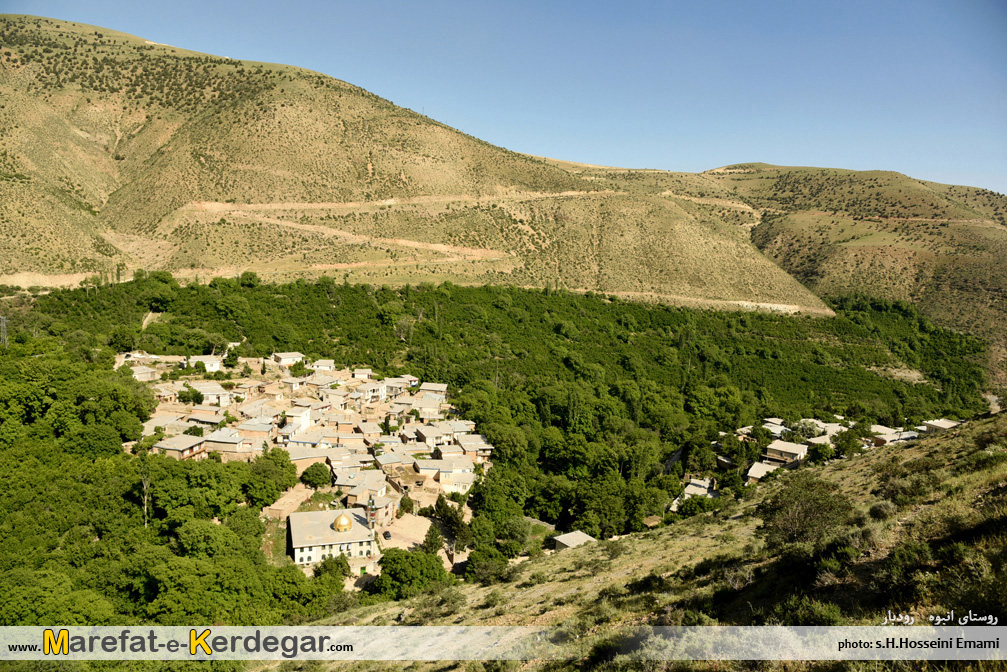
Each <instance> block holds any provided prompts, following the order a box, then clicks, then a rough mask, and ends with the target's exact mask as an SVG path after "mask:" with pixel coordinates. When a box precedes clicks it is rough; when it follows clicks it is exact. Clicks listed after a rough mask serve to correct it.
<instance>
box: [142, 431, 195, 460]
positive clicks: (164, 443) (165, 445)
mask: <svg viewBox="0 0 1007 672" xmlns="http://www.w3.org/2000/svg"><path fill="white" fill-rule="evenodd" d="M205 444H206V439H204V438H203V437H202V436H190V435H189V434H179V435H178V436H172V437H170V438H167V439H163V440H161V441H159V442H158V443H155V444H154V451H155V452H156V453H157V454H159V455H164V456H165V457H168V458H171V459H173V460H202V459H205V458H206V446H205Z"/></svg>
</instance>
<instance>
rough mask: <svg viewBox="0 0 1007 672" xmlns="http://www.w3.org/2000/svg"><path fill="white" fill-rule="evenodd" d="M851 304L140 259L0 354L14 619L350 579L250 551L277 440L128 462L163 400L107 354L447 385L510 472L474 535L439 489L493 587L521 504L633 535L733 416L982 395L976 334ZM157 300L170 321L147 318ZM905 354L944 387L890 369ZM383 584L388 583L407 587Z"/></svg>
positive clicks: (522, 531) (272, 481) (904, 360)
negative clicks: (228, 459) (311, 360)
mask: <svg viewBox="0 0 1007 672" xmlns="http://www.w3.org/2000/svg"><path fill="white" fill-rule="evenodd" d="M9 305H11V306H16V305H17V301H16V300H14V301H9ZM834 307H835V309H836V311H837V316H836V317H835V318H831V319H820V318H804V317H784V316H775V315H768V314H753V313H748V314H742V313H716V312H703V311H694V310H686V309H680V308H672V307H667V306H659V305H644V304H638V303H627V302H622V301H618V300H616V299H614V298H612V297H607V296H603V295H591V294H588V295H586V296H585V295H578V294H572V293H568V292H556V291H541V290H525V289H516V288H506V287H459V286H454V285H450V284H444V285H440V286H420V287H405V288H401V289H391V288H387V287H382V288H376V287H370V286H362V285H348V284H339V283H337V282H335V281H333V280H332V279H330V278H323V279H321V280H320V281H319V282H317V283H308V282H304V281H298V282H296V283H292V284H289V285H281V286H277V285H266V284H262V283H260V282H259V281H258V278H257V277H256V276H255V275H254V274H251V273H246V274H244V275H242V276H241V277H240V278H238V279H215V280H213V281H212V282H211V283H209V284H208V285H200V284H192V285H189V286H180V285H179V284H178V283H177V282H176V281H175V280H174V279H173V278H172V277H171V276H170V275H168V274H166V273H151V274H149V275H148V274H140V275H139V277H137V278H136V279H135V280H134V281H132V282H126V283H121V284H116V285H107V286H104V287H98V288H88V289H78V290H72V291H54V292H52V293H50V294H48V295H44V296H40V297H37V299H35V300H34V302H32V303H28V302H27V301H26V302H25V303H24V304H23V305H21V307H20V310H19V312H17V313H16V314H14V315H12V317H11V323H10V326H9V332H10V344H9V347H8V348H6V349H0V381H2V382H0V464H2V467H3V468H4V471H5V475H6V478H5V479H4V480H3V485H2V486H0V494H2V495H3V496H2V497H0V502H3V504H2V505H0V506H2V507H3V509H4V511H3V515H2V516H0V543H2V544H3V548H4V549H5V552H4V553H3V554H2V556H0V592H2V593H3V594H5V595H6V596H7V599H6V600H5V603H4V605H3V606H2V607H0V623H3V624H32V623H43V622H49V623H53V622H61V623H92V624H100V623H118V622H131V621H156V622H161V623H181V622H196V621H199V622H207V623H212V622H224V623H233V624H240V623H273V622H281V621H285V622H299V621H302V620H304V619H310V618H317V617H318V616H319V615H321V614H324V613H325V612H326V610H327V609H332V608H334V606H333V605H335V604H339V603H340V602H339V600H340V599H345V598H340V596H339V592H340V590H341V585H342V570H341V568H338V567H326V568H325V569H324V570H323V571H321V572H320V573H319V575H318V576H316V577H315V578H313V579H309V578H306V577H305V576H304V575H303V574H302V573H301V572H300V570H299V569H297V568H295V567H292V566H287V567H282V568H278V567H274V566H271V565H269V564H268V563H267V562H266V560H265V558H264V556H263V554H262V553H261V552H260V551H259V550H258V548H259V545H260V543H261V535H262V530H263V527H262V524H261V522H260V521H259V519H258V515H257V514H258V512H259V510H260V509H261V507H262V506H263V505H264V504H267V503H270V502H271V501H272V500H273V499H275V497H276V496H277V495H278V494H279V492H280V491H281V490H282V489H283V488H285V487H289V485H291V484H292V483H293V479H294V472H293V467H292V466H291V465H290V462H289V460H288V459H287V456H286V455H285V454H284V453H283V451H281V450H273V451H270V452H269V453H267V454H266V455H264V456H263V457H262V458H260V459H258V460H256V461H255V462H254V463H252V464H250V465H249V464H240V463H230V464H220V463H217V462H213V461H204V462H195V463H189V462H181V463H179V462H173V461H170V460H166V459H163V458H160V457H149V456H147V455H146V454H145V453H144V452H143V450H142V449H141V450H138V451H137V452H138V455H137V456H131V455H126V454H124V453H123V452H122V450H121V441H124V440H133V439H136V438H138V436H139V431H140V422H141V421H142V420H145V419H146V418H147V417H148V416H149V413H150V411H151V410H152V407H153V400H152V397H151V395H150V393H149V391H148V390H147V389H146V388H145V386H143V385H140V384H137V383H135V382H134V381H133V380H132V378H131V377H130V376H129V374H128V372H126V371H112V362H113V353H114V352H115V351H121V350H124V349H130V348H140V349H144V350H147V351H148V352H151V353H158V354H201V353H210V352H221V351H222V349H223V348H224V347H225V345H226V343H227V342H230V341H236V342H241V343H242V345H241V346H240V348H239V354H240V355H245V356H258V355H268V354H269V353H271V352H273V351H279V350H299V351H301V352H303V353H305V354H307V355H308V356H309V357H316V356H317V357H322V356H324V357H329V358H334V359H335V360H336V363H337V364H339V365H344V366H356V365H366V366H371V367H372V368H374V369H375V370H376V372H378V373H380V374H384V375H392V374H395V373H412V374H413V375H416V376H418V377H420V378H421V379H423V380H431V381H437V382H446V383H449V384H450V385H451V390H452V398H453V401H454V403H455V405H456V406H457V408H458V409H459V411H460V413H461V415H462V416H463V417H466V418H470V419H472V420H475V421H476V422H477V423H478V431H481V432H482V433H484V434H486V435H487V436H488V437H489V439H490V440H491V441H492V442H493V443H494V445H495V446H496V453H495V459H494V462H495V466H494V467H493V469H491V470H490V471H489V472H488V474H487V476H486V478H485V479H484V480H483V481H482V482H481V483H480V484H479V485H477V487H476V488H475V489H474V491H473V493H472V495H471V497H470V498H469V504H470V505H471V506H472V507H473V509H474V510H475V512H476V517H475V518H474V519H473V521H472V523H471V524H465V523H464V522H462V521H461V520H460V517H459V516H456V514H455V513H453V512H454V511H456V509H454V508H453V507H451V506H450V505H448V504H447V503H446V502H440V503H438V506H437V507H436V508H435V510H433V511H429V512H426V513H429V514H430V515H432V516H435V517H437V518H439V519H440V520H441V521H442V522H443V523H444V527H445V529H446V531H447V533H448V534H449V536H450V538H451V539H450V540H451V541H452V542H453V543H456V544H457V543H461V544H468V545H471V546H473V547H474V548H475V551H473V562H472V563H471V570H472V571H471V572H470V574H469V575H470V576H472V577H475V578H479V579H481V580H484V579H488V580H492V577H493V574H494V572H499V571H503V570H504V568H505V567H506V564H505V562H504V561H503V558H504V557H506V556H513V555H516V554H518V553H520V552H522V551H524V550H526V542H527V539H528V530H527V528H526V527H525V525H524V524H522V520H523V519H522V516H523V515H531V516H534V517H537V518H541V519H543V520H547V521H550V522H554V523H556V524H557V525H558V527H559V528H560V529H582V530H584V531H587V532H588V533H590V534H594V535H611V534H616V533H623V532H630V531H636V530H639V529H641V527H642V520H643V518H644V517H646V516H648V515H651V514H655V513H656V514H663V513H664V512H665V510H666V506H667V504H668V503H669V502H670V501H671V499H673V498H674V497H675V496H676V495H677V494H678V493H679V492H680V491H681V476H682V474H683V471H689V472H704V471H709V470H712V469H713V468H714V467H715V457H714V453H713V451H712V450H711V442H712V441H714V440H717V439H718V438H719V435H718V431H728V430H731V429H734V428H737V427H740V426H742V425H748V424H753V423H755V422H757V421H758V420H759V419H761V418H762V417H766V416H770V415H777V416H780V417H783V418H785V419H788V420H796V419H797V418H799V417H802V416H818V417H826V416H827V414H829V413H840V414H844V415H846V416H847V417H850V418H852V419H854V420H857V421H861V422H866V421H880V422H882V423H885V424H898V425H901V424H904V423H906V422H908V423H910V424H911V423H914V422H918V421H919V420H921V419H923V418H925V417H938V416H946V417H968V416H971V415H974V414H976V413H977V412H980V411H981V410H982V409H983V408H984V406H983V403H982V402H983V400H982V398H981V396H980V394H979V392H980V390H981V388H982V385H983V382H984V381H983V374H982V370H981V369H980V367H979V366H978V365H977V364H976V363H975V362H976V361H977V358H978V356H979V355H981V354H982V352H983V347H984V346H983V344H982V342H980V341H978V340H976V339H974V338H971V337H968V336H963V335H960V334H956V333H953V332H950V331H947V330H944V329H939V328H937V327H935V326H934V325H933V324H931V323H930V322H929V321H928V320H927V319H925V318H924V317H922V316H920V315H919V314H918V313H917V312H916V311H915V309H914V308H913V307H912V306H910V305H907V304H903V303H890V302H885V301H874V300H868V299H856V298H855V299H845V300H842V301H839V302H837V303H836V304H835V305H834ZM149 312H156V313H161V315H160V316H159V318H158V319H157V320H155V321H153V322H151V323H150V324H149V325H148V326H147V328H146V329H143V330H141V325H142V323H143V320H144V318H145V316H147V314H148V313H149ZM895 368H909V369H915V370H918V371H919V372H921V373H922V374H923V375H924V376H925V378H926V380H927V382H925V383H915V384H914V383H909V382H905V381H902V380H897V379H895V378H893V377H889V376H886V375H882V373H879V372H881V371H884V370H888V369H895ZM234 375H238V374H237V372H236V371H235V373H234ZM680 449H683V454H684V458H683V460H682V461H681V462H678V463H677V464H676V465H675V466H674V468H672V469H667V468H666V464H667V462H668V461H669V458H670V457H671V456H672V455H674V454H675V453H677V452H678V451H679V450H680ZM748 450H750V449H748ZM724 451H725V452H727V453H728V454H729V455H731V456H732V457H734V458H735V461H736V463H737V464H738V469H737V471H735V472H729V473H726V474H722V475H721V485H722V491H724V490H728V491H733V494H734V495H735V496H738V497H743V496H745V489H744V488H743V487H742V486H741V471H742V470H743V469H744V466H745V464H746V462H747V461H749V460H751V459H753V458H755V457H756V456H755V455H751V454H749V453H748V452H746V448H744V447H743V446H742V444H737V443H733V444H732V443H731V442H730V441H725V442H724ZM728 494H730V493H728ZM213 519H218V520H220V521H223V523H224V524H223V525H215V524H213V522H212V521H213ZM418 556H419V554H417V558H415V561H416V562H418V563H420V564H422V562H423V561H424V559H423V558H421V557H418ZM393 559H395V561H396V562H397V563H399V565H401V566H405V565H403V563H406V565H407V564H408V560H406V559H404V558H399V557H397V556H394V557H393ZM409 571H412V569H409ZM403 572H405V573H408V572H406V571H405V570H403ZM390 583H391V582H390V581H385V582H384V584H379V586H378V588H377V590H378V591H379V592H381V591H383V593H384V595H385V596H388V597H394V596H396V595H398V594H399V593H401V592H402V590H401V586H399V585H385V584H390Z"/></svg>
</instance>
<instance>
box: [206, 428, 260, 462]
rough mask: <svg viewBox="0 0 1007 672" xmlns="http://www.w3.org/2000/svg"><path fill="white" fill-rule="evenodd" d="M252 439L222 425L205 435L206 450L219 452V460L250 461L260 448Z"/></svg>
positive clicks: (258, 453)
mask: <svg viewBox="0 0 1007 672" xmlns="http://www.w3.org/2000/svg"><path fill="white" fill-rule="evenodd" d="M256 445H260V446H261V444H256V443H255V441H254V440H252V439H250V438H246V437H243V436H242V435H241V432H240V431H238V430H237V429H234V428H233V427H222V428H220V429H218V430H216V431H215V432H212V433H211V434H210V435H209V436H207V437H206V446H205V448H206V452H208V453H213V452H216V453H219V454H220V460H221V462H251V461H252V458H254V457H255V456H256V455H260V454H262V450H261V448H260V449H256V448H255V446H256Z"/></svg>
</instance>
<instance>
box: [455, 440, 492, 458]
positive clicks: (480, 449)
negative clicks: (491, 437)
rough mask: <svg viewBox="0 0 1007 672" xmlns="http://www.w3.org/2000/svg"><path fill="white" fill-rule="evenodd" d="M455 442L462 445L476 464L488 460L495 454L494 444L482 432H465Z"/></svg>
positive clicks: (466, 453)
mask: <svg viewBox="0 0 1007 672" xmlns="http://www.w3.org/2000/svg"><path fill="white" fill-rule="evenodd" d="M455 443H457V444H458V445H459V446H461V448H462V450H463V451H464V453H465V455H467V456H468V457H470V458H471V459H472V461H473V462H475V463H476V464H481V463H483V462H488V461H489V460H490V458H491V457H492V456H493V446H492V445H490V443H488V442H487V441H486V437H485V436H483V435H482V434H463V435H462V436H459V437H458V438H457V439H456V440H455Z"/></svg>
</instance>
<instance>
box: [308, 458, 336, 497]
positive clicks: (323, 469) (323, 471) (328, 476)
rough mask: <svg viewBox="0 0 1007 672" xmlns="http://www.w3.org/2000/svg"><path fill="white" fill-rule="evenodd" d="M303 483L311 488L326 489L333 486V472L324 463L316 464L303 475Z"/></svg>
mask: <svg viewBox="0 0 1007 672" xmlns="http://www.w3.org/2000/svg"><path fill="white" fill-rule="evenodd" d="M301 483H304V485H306V486H308V487H309V488H314V489H315V490H317V489H318V488H324V487H327V486H330V485H332V471H331V470H330V469H329V467H328V466H327V465H325V464H324V463H322V462H316V463H315V464H312V465H311V466H310V467H308V468H307V469H305V470H304V473H303V474H301Z"/></svg>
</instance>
